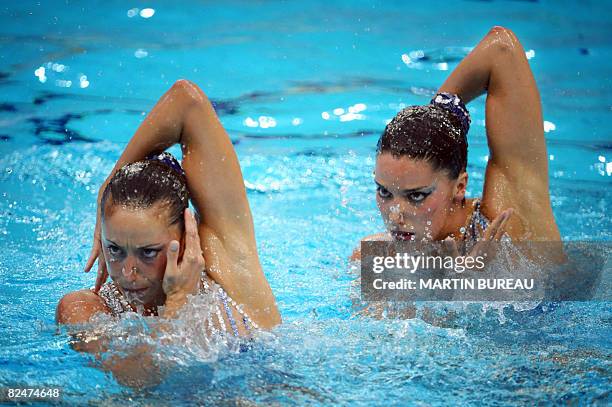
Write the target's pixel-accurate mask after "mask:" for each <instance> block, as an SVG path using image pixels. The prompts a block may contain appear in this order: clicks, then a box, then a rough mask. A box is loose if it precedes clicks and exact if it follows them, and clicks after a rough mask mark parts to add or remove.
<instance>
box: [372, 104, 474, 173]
mask: <svg viewBox="0 0 612 407" xmlns="http://www.w3.org/2000/svg"><path fill="white" fill-rule="evenodd" d="M467 148H468V145H467V129H465V127H464V126H463V125H462V122H461V120H460V118H458V117H457V116H456V115H454V114H453V113H451V112H449V111H448V110H445V109H443V108H441V107H439V106H436V105H434V104H430V105H424V106H410V107H407V108H406V109H404V110H402V111H401V112H399V113H398V114H397V115H396V116H395V117H394V118H393V120H391V122H389V124H388V125H387V127H386V128H385V131H384V132H383V134H382V135H381V136H380V139H379V140H378V146H377V148H376V152H377V154H382V153H391V154H392V155H393V156H394V157H396V158H399V157H409V158H412V159H415V160H423V161H427V162H429V163H430V164H431V165H432V166H433V168H434V170H436V171H438V170H444V171H446V172H447V174H448V177H449V178H450V179H456V178H457V177H458V176H459V174H460V173H461V172H462V171H465V170H466V167H467Z"/></svg>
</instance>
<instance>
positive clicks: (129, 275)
mask: <svg viewBox="0 0 612 407" xmlns="http://www.w3.org/2000/svg"><path fill="white" fill-rule="evenodd" d="M137 270H138V265H137V264H136V259H132V258H131V257H128V258H127V259H126V260H125V262H123V266H122V267H121V273H123V276H124V277H125V278H126V279H128V280H130V281H132V280H135V279H136V274H137Z"/></svg>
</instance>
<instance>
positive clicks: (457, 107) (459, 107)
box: [430, 92, 472, 135]
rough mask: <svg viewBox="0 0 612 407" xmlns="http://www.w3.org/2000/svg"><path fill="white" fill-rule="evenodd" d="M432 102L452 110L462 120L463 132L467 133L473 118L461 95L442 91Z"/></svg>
mask: <svg viewBox="0 0 612 407" xmlns="http://www.w3.org/2000/svg"><path fill="white" fill-rule="evenodd" d="M430 103H431V104H432V105H435V106H438V107H440V108H442V109H444V110H446V111H449V112H451V113H452V114H453V115H454V116H455V117H457V118H458V119H459V121H460V122H461V132H462V133H463V134H464V135H467V132H468V130H469V129H470V123H471V121H472V120H471V119H470V113H469V112H468V110H467V108H466V107H465V104H464V103H463V101H462V100H461V98H460V97H459V96H457V95H455V94H454V93H448V92H441V93H438V94H437V95H436V96H434V98H433V99H431V102H430Z"/></svg>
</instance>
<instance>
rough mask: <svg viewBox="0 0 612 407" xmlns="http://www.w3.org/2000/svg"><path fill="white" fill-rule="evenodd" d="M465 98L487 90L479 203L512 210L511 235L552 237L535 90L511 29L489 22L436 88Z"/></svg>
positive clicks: (492, 210)
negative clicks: (485, 160) (486, 30)
mask: <svg viewBox="0 0 612 407" xmlns="http://www.w3.org/2000/svg"><path fill="white" fill-rule="evenodd" d="M439 91H440V92H451V93H456V94H458V95H459V96H460V97H461V98H462V99H463V100H464V102H465V103H468V102H469V101H470V100H472V99H474V98H476V97H477V96H479V95H481V94H483V93H484V92H486V93H487V99H486V130H487V141H488V145H489V150H490V154H489V162H488V164H487V171H486V176H485V187H484V191H483V208H484V209H485V210H486V211H488V213H487V215H489V216H490V217H496V216H497V215H499V213H501V211H503V210H504V209H505V208H508V207H513V208H515V209H516V210H518V213H516V214H517V215H518V216H515V218H516V220H515V221H513V223H514V225H513V226H512V225H510V227H511V229H513V230H514V233H512V234H513V235H514V236H522V237H529V238H536V239H537V238H545V239H550V238H552V239H554V240H557V239H558V230H557V227H556V224H555V222H554V218H553V215H552V208H551V205H550V196H549V191H548V157H547V154H546V142H545V139H544V128H543V120H542V108H541V103H540V95H539V93H538V89H537V86H536V83H535V79H534V77H533V74H532V72H531V69H530V68H529V63H528V62H527V58H526V56H525V50H524V49H523V47H522V46H521V44H520V42H519V40H518V39H517V38H516V36H515V35H514V33H513V32H512V31H510V30H508V29H506V28H503V27H493V28H492V29H491V30H490V31H489V33H488V34H487V35H486V36H485V37H484V38H483V39H482V40H481V41H480V43H479V44H478V45H477V46H476V47H475V48H474V49H473V50H472V52H471V53H470V54H469V55H468V56H467V57H466V58H465V59H464V60H463V61H462V62H461V63H460V64H459V65H458V66H457V68H456V69H455V70H454V71H453V73H452V74H451V75H450V76H449V77H448V79H447V80H446V81H445V82H444V84H443V85H442V86H441V88H440V89H439Z"/></svg>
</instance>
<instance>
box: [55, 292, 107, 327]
mask: <svg viewBox="0 0 612 407" xmlns="http://www.w3.org/2000/svg"><path fill="white" fill-rule="evenodd" d="M99 312H104V313H107V312H108V310H107V308H106V306H105V305H104V303H103V301H102V299H101V298H100V297H98V296H97V295H96V294H94V293H93V292H91V291H89V290H81V291H74V292H71V293H68V294H66V295H64V296H63V297H62V299H61V300H60V301H59V303H58V304H57V308H56V309H55V322H56V323H57V324H60V325H75V324H83V323H86V322H88V321H89V319H90V318H91V317H92V316H94V315H95V314H97V313H99Z"/></svg>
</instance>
